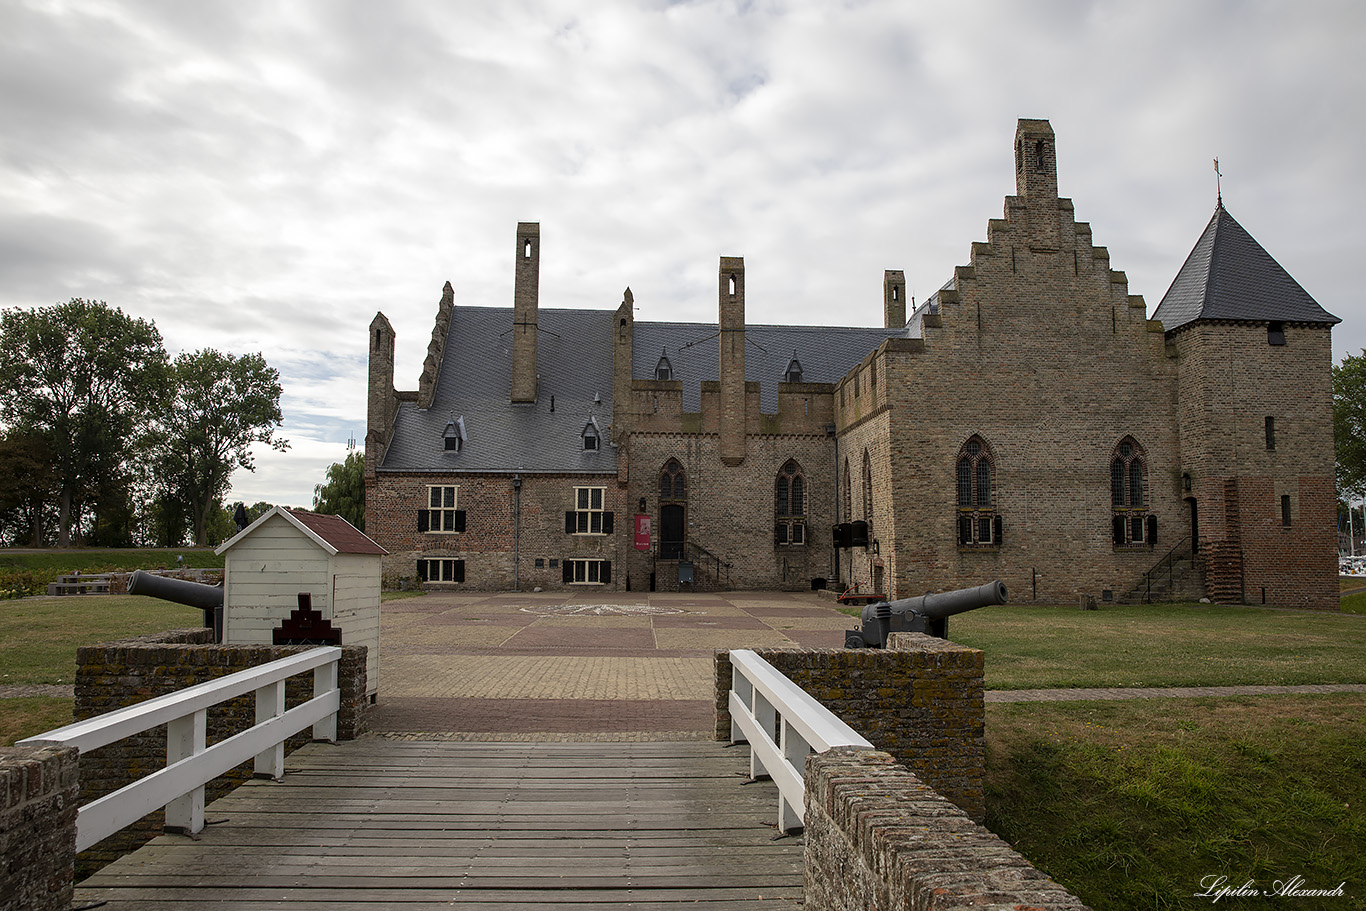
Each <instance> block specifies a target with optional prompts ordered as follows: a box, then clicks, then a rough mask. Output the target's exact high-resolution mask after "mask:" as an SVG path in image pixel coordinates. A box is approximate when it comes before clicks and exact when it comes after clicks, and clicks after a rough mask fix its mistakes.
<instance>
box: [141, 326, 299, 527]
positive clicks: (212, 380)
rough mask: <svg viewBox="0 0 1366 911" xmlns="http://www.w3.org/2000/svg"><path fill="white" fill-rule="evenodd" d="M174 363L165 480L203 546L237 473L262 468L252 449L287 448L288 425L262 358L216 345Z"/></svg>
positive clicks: (276, 379) (165, 429) (275, 376)
mask: <svg viewBox="0 0 1366 911" xmlns="http://www.w3.org/2000/svg"><path fill="white" fill-rule="evenodd" d="M172 366H173V372H174V381H175V396H174V399H173V401H172V403H171V406H170V408H169V410H168V412H167V414H166V417H165V420H164V422H163V424H162V440H161V459H160V464H161V475H162V477H163V479H164V483H165V484H166V485H167V487H168V488H169V489H171V490H174V491H175V492H176V494H178V495H179V496H180V497H181V498H182V499H183V500H184V502H185V503H186V504H187V505H188V508H189V514H190V520H191V524H192V526H193V529H194V540H195V543H196V544H197V545H199V546H204V545H205V544H207V543H208V540H209V530H210V527H211V525H212V524H213V523H214V521H215V520H216V518H217V515H216V513H217V512H219V511H222V510H223V505H222V499H223V496H224V494H226V493H227V492H228V486H229V482H230V481H231V479H232V473H233V472H234V471H235V470H237V469H238V468H245V469H246V470H247V471H254V470H255V468H256V465H255V462H254V461H253V458H252V452H251V447H252V444H253V443H264V444H267V445H269V446H270V447H271V448H272V449H275V450H279V451H284V450H286V449H288V448H289V441H288V440H284V439H281V438H279V437H276V436H275V430H276V428H277V427H278V426H279V424H280V422H281V421H282V420H283V417H282V415H281V412H280V394H281V392H282V389H281V387H280V374H279V372H278V371H277V370H275V368H273V367H270V366H269V365H267V364H266V359H265V358H264V357H263V356H261V355H260V354H244V355H241V356H240V357H239V356H236V355H232V354H224V353H222V352H219V351H215V350H214V349H212V348H205V349H204V350H202V351H195V352H189V353H185V354H181V355H179V356H177V357H176V359H175V362H174V364H173V365H172ZM231 519H232V513H231V512H229V513H228V520H229V524H231Z"/></svg>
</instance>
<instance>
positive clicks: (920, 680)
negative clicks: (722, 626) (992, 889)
mask: <svg viewBox="0 0 1366 911" xmlns="http://www.w3.org/2000/svg"><path fill="white" fill-rule="evenodd" d="M889 642H890V645H889V647H888V648H885V649H754V652H755V653H756V654H758V655H759V656H760V657H762V658H763V659H764V660H765V661H767V662H768V663H769V664H771V665H773V666H774V667H775V668H777V669H778V670H779V671H781V672H782V673H783V674H785V675H786V676H787V677H788V679H790V680H791V681H792V682H793V683H795V684H797V685H798V686H800V687H801V688H802V689H804V690H805V691H806V692H807V693H809V694H810V695H811V696H812V698H814V699H815V700H816V701H817V702H819V703H820V704H821V705H823V706H825V707H826V708H827V709H829V710H830V711H831V712H832V713H833V714H834V715H835V716H836V717H838V718H839V719H840V720H841V721H843V722H844V723H845V724H847V725H849V726H850V727H851V728H853V729H854V730H855V731H857V732H858V733H860V734H862V735H863V736H864V737H865V738H867V740H868V741H869V742H870V743H872V744H873V745H874V746H875V747H877V748H878V749H879V750H884V751H886V752H887V753H889V754H891V755H892V756H894V757H895V758H896V761H897V762H900V763H902V764H903V765H905V766H906V767H907V768H908V769H910V770H912V771H913V772H915V774H917V775H919V776H920V777H921V779H923V780H924V781H925V783H926V784H928V785H930V786H931V787H933V788H934V789H935V790H936V791H938V792H939V793H940V794H942V795H944V797H946V798H947V799H949V800H951V801H953V802H954V803H955V804H956V805H957V806H959V807H960V808H962V810H963V812H965V813H967V814H968V815H969V816H971V817H972V818H974V819H981V818H982V817H983V815H984V813H985V809H986V808H985V797H984V792H983V780H984V775H985V770H986V740H985V731H984V725H985V719H986V709H985V705H984V701H983V695H982V694H983V689H982V667H983V656H982V652H980V651H978V650H977V649H972V648H967V647H965V646H961V645H958V644H956V643H953V642H948V641H946V640H943V639H936V638H934V637H932V636H926V635H923V634H921V633H893V634H892V636H891V639H890V640H889ZM715 671H716V739H717V740H729V739H730V711H729V692H730V684H731V669H730V653H729V652H724V651H722V652H718V653H717V654H716V662H715Z"/></svg>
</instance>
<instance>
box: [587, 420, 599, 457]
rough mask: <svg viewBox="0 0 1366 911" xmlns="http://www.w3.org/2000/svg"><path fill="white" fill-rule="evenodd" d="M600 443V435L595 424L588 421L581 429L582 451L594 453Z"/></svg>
mask: <svg viewBox="0 0 1366 911" xmlns="http://www.w3.org/2000/svg"><path fill="white" fill-rule="evenodd" d="M601 441H602V435H601V433H600V432H599V431H598V425H597V422H596V421H593V420H592V419H589V421H588V423H587V424H585V425H584V427H583V451H584V452H596V451H597V450H598V447H599V445H600V443H601Z"/></svg>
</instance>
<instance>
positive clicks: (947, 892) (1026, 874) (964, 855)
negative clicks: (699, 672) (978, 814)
mask: <svg viewBox="0 0 1366 911" xmlns="http://www.w3.org/2000/svg"><path fill="white" fill-rule="evenodd" d="M805 820H806V831H805V843H806V847H805V850H804V851H803V856H804V872H803V879H804V888H803V892H804V897H805V907H806V908H807V909H808V911H862V909H866V908H878V909H885V911H911V909H915V911H948V909H956V908H1030V909H1037V911H1085V909H1086V907H1087V906H1086V905H1084V904H1083V903H1082V902H1081V900H1080V899H1078V898H1077V897H1076V896H1074V895H1072V894H1071V893H1069V892H1068V891H1067V890H1065V889H1063V888H1062V887H1061V886H1059V885H1058V884H1057V883H1055V882H1054V881H1053V880H1051V879H1049V878H1048V877H1047V876H1045V875H1044V874H1043V873H1042V872H1041V871H1039V870H1038V869H1037V868H1035V867H1034V866H1033V865H1031V864H1030V863H1029V862H1028V861H1027V860H1025V859H1024V858H1023V857H1021V856H1020V855H1019V854H1018V853H1016V852H1015V850H1014V849H1013V848H1011V847H1010V845H1009V844H1007V843H1006V842H1004V841H1002V840H1001V839H1000V838H998V837H996V836H995V835H993V834H992V833H991V832H989V831H987V830H986V829H985V828H983V827H982V826H981V825H979V824H977V823H976V822H973V821H972V820H971V819H969V818H968V817H967V815H965V814H964V813H963V812H962V810H961V809H959V808H958V807H956V806H954V805H953V804H952V803H951V802H949V801H948V800H946V799H945V798H944V797H943V796H941V795H940V794H938V793H936V792H935V791H934V790H933V789H931V788H930V787H928V786H927V785H926V784H925V783H924V782H922V781H921V780H920V778H918V777H917V776H916V775H914V774H912V773H910V772H908V771H907V770H906V769H905V768H903V767H902V766H901V765H899V764H898V763H897V761H896V760H895V759H894V758H893V757H892V756H891V755H889V754H888V753H886V752H882V751H869V750H856V749H851V748H847V747H836V748H834V749H831V750H828V751H826V752H824V753H812V754H811V755H809V756H808V757H807V759H806V807H805Z"/></svg>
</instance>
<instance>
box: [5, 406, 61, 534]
mask: <svg viewBox="0 0 1366 911" xmlns="http://www.w3.org/2000/svg"><path fill="white" fill-rule="evenodd" d="M60 488H61V477H60V476H59V475H58V473H57V465H56V453H55V452H54V451H53V447H52V443H51V441H50V440H48V439H47V438H46V437H44V436H43V435H42V434H38V433H23V432H20V431H16V432H14V433H10V434H7V435H5V436H4V437H2V438H0V529H3V535H2V536H0V537H3V540H4V541H6V542H7V543H9V544H13V545H18V544H28V546H30V547H42V546H43V545H44V544H46V543H48V541H49V540H50V538H49V537H48V532H49V531H50V529H49V527H48V524H49V523H48V520H49V518H52V512H53V511H52V505H53V504H54V503H56V501H57V493H58V491H59V490H60ZM52 525H53V526H54V527H55V525H56V523H55V521H54V522H52Z"/></svg>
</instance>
